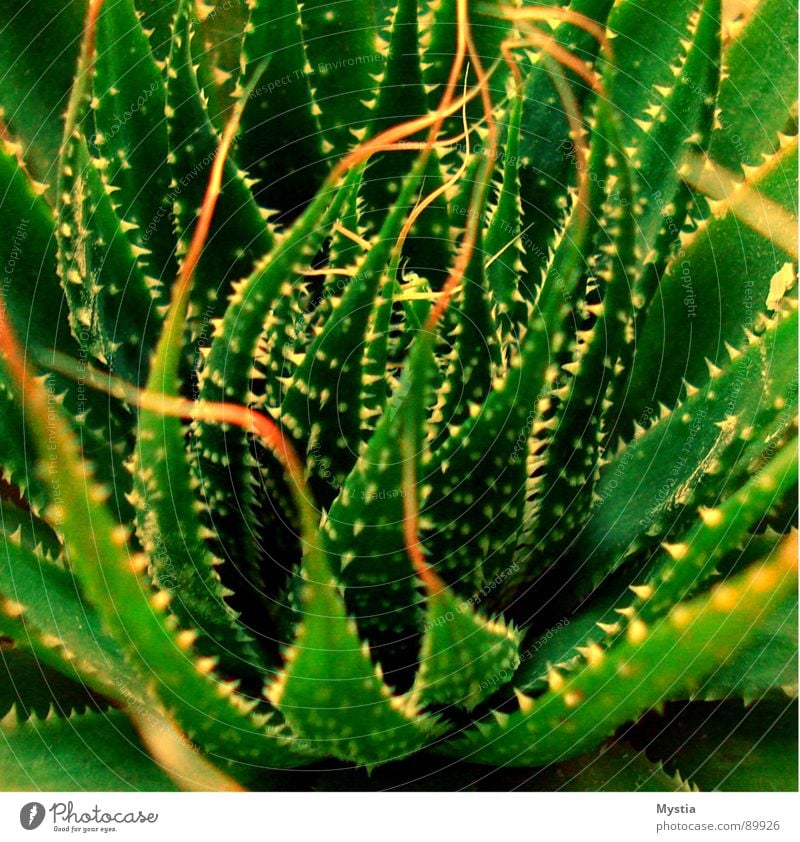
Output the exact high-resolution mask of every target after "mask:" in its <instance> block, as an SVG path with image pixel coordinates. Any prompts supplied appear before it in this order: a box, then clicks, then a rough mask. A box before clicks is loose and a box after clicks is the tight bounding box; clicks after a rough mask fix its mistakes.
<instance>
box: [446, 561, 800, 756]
mask: <svg viewBox="0 0 800 842" xmlns="http://www.w3.org/2000/svg"><path fill="white" fill-rule="evenodd" d="M796 583H797V574H796V564H795V559H794V558H793V553H792V550H791V549H789V550H787V551H784V552H782V553H781V558H780V559H779V560H778V561H775V562H771V563H769V564H766V565H756V566H755V567H753V568H751V569H750V570H749V571H747V572H746V573H744V574H742V575H740V576H738V577H736V578H735V579H734V580H731V581H729V582H727V583H725V584H724V585H722V586H720V587H718V588H716V589H714V590H713V591H712V592H711V594H710V595H704V596H702V597H698V598H696V599H694V600H692V601H691V602H687V603H680V604H678V605H676V606H675V607H674V608H673V609H672V610H671V612H670V614H669V615H668V617H666V618H665V619H664V620H661V621H660V622H658V623H656V624H654V625H652V626H647V625H646V624H645V623H643V622H642V623H639V624H631V626H630V627H629V631H628V635H627V638H626V640H625V641H624V642H620V643H619V644H618V645H617V646H615V647H613V648H612V649H611V650H609V651H608V652H607V653H603V652H602V650H600V649H599V648H598V649H597V650H596V652H595V654H594V655H593V656H592V657H590V658H588V659H587V661H588V662H587V663H586V665H585V666H583V667H582V668H580V669H578V670H577V671H576V672H575V673H574V674H572V675H570V676H567V677H566V678H565V677H563V676H561V675H560V674H555V675H554V676H553V677H552V680H551V685H550V686H551V689H550V690H549V691H548V692H547V693H545V694H544V695H543V696H541V697H539V698H537V699H532V698H530V697H529V696H524V695H521V694H520V695H518V700H519V704H520V709H519V710H518V711H515V712H513V713H511V714H507V715H506V716H504V717H502V718H501V720H500V721H499V722H479V723H478V724H477V725H476V726H475V727H474V728H472V729H470V730H467V731H466V732H464V733H463V734H462V735H461V736H459V737H457V738H456V739H455V740H454V741H450V742H448V743H446V744H445V745H444V746H443V747H442V750H443V751H445V752H446V753H448V754H449V755H450V756H456V757H462V758H464V759H469V760H471V761H475V762H481V763H489V764H507V765H512V766H526V765H538V764H541V763H544V762H552V761H553V760H560V759H566V758H569V757H573V756H576V755H578V754H580V753H581V752H583V751H586V750H588V749H590V748H593V747H594V745H596V744H598V743H599V742H601V741H602V740H603V739H604V738H605V737H607V736H610V735H611V734H612V733H613V732H614V731H615V730H616V728H618V727H619V726H620V725H622V724H624V723H625V722H628V721H630V720H632V719H635V718H637V717H638V716H639V715H641V713H643V712H644V711H645V710H647V709H648V708H651V707H654V706H656V705H658V704H660V703H661V702H663V701H665V700H668V699H671V698H676V697H680V696H681V695H682V694H684V693H686V691H687V688H694V689H696V687H697V686H698V684H699V682H700V681H701V680H702V679H703V678H704V677H705V676H707V675H708V674H709V673H711V672H712V671H713V670H714V669H715V668H716V667H717V666H718V665H719V664H721V663H724V662H725V661H726V660H727V659H728V658H729V657H731V655H732V653H733V652H734V651H735V650H736V649H737V648H738V647H739V646H741V645H742V644H743V643H744V641H745V640H746V639H747V638H748V636H749V633H750V631H751V629H752V627H753V625H754V623H755V622H757V620H758V619H759V618H760V617H761V616H762V615H763V613H764V612H765V611H769V610H771V607H772V606H774V605H776V604H778V603H779V602H781V601H782V600H783V599H785V598H786V597H787V596H788V594H789V593H791V592H792V591H793V590H794V588H795V587H796Z"/></svg>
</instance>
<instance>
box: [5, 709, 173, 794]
mask: <svg viewBox="0 0 800 842" xmlns="http://www.w3.org/2000/svg"><path fill="white" fill-rule="evenodd" d="M0 776H2V780H3V788H4V789H6V790H8V791H10V792H30V791H41V792H48V791H49V792H72V791H79V792H97V791H114V792H173V791H175V789H176V787H175V785H174V784H173V782H172V781H171V780H170V779H169V777H168V776H167V775H166V774H165V773H164V772H163V771H162V770H161V769H160V768H159V767H158V766H157V765H156V763H154V762H153V761H152V760H151V759H150V757H148V755H147V753H146V751H145V749H144V748H143V747H142V744H141V742H140V741H139V738H138V737H137V735H136V732H135V731H134V730H133V728H132V727H131V726H130V725H129V724H128V721H127V719H126V717H125V714H123V713H122V712H120V711H108V712H106V713H84V714H80V715H73V716H70V717H68V718H63V717H61V716H58V715H56V714H50V715H49V716H47V717H46V718H43V719H39V718H34V717H32V718H30V719H28V720H27V721H25V722H20V721H18V720H17V718H16V717H15V716H14V715H13V714H10V715H8V716H6V717H5V719H3V720H2V721H0Z"/></svg>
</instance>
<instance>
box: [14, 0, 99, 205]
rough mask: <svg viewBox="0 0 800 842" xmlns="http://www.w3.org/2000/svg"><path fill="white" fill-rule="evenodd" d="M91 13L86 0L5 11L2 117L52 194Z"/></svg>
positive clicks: (47, 0)
mask: <svg viewBox="0 0 800 842" xmlns="http://www.w3.org/2000/svg"><path fill="white" fill-rule="evenodd" d="M85 14H86V3H85V2H84V0H66V2H64V0H42V2H41V3H36V5H35V6H34V5H33V4H30V5H26V6H24V7H21V6H20V5H19V4H10V3H9V4H6V5H4V6H3V8H2V10H0V91H1V92H2V93H0V117H2V120H3V123H4V124H5V125H6V126H7V127H8V129H9V132H10V133H11V136H12V138H14V139H15V140H16V141H18V142H19V143H21V144H22V154H23V157H24V158H25V161H26V162H27V164H28V166H29V167H30V169H31V172H32V174H33V176H34V178H35V179H36V180H37V181H40V182H42V183H43V184H48V185H50V186H51V190H50V195H51V196H54V195H55V190H54V189H52V188H55V179H56V162H57V161H58V154H59V151H60V149H61V143H62V134H63V131H62V127H63V113H64V109H65V108H66V106H67V101H68V99H69V89H70V85H71V84H72V80H73V78H74V76H75V64H76V62H77V59H78V48H79V46H80V39H81V33H82V32H83V24H84V16H85Z"/></svg>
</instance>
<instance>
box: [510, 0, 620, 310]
mask: <svg viewBox="0 0 800 842" xmlns="http://www.w3.org/2000/svg"><path fill="white" fill-rule="evenodd" d="M613 5H614V1H613V0H573V2H572V3H570V4H569V6H568V8H569V9H570V10H571V11H573V12H577V13H579V14H583V15H586V17H588V18H589V19H591V20H594V21H597V22H598V23H599V24H601V25H602V26H604V25H605V22H606V18H607V17H608V14H609V11H610V10H611V8H612V6H613ZM549 34H550V35H551V36H552V37H553V39H554V40H555V41H556V43H558V44H560V45H561V46H563V47H565V48H566V49H568V50H569V51H570V52H571V53H573V54H574V55H576V56H577V57H579V58H580V59H582V60H583V61H585V62H588V63H590V64H593V63H594V62H595V60H596V59H597V54H598V50H599V45H598V43H597V41H596V40H595V38H594V37H593V36H592V35H590V34H589V33H587V32H584V31H583V30H582V29H579V28H578V27H576V26H574V25H573V24H570V23H567V22H565V21H558V22H556V23H554V24H553V25H552V28H551V30H550V32H549ZM521 70H522V73H523V77H524V79H525V87H524V100H525V102H524V105H523V112H522V134H521V136H520V150H519V152H520V163H521V166H520V171H519V174H520V181H521V185H520V193H521V197H522V209H523V219H522V229H523V231H524V232H525V233H524V234H523V236H522V237H521V242H522V245H523V246H524V248H525V254H524V257H523V261H524V264H525V272H526V275H527V279H526V282H525V283H524V284H522V285H521V287H520V292H521V293H522V294H523V295H524V296H525V297H526V299H528V300H529V301H531V302H532V301H534V300H535V298H536V289H537V287H538V286H539V284H540V283H541V278H542V276H543V272H544V270H545V269H546V267H547V264H548V262H549V259H550V248H551V247H552V246H553V243H554V238H555V234H556V232H557V231H558V230H560V229H561V227H562V224H563V220H564V215H565V209H566V208H567V207H568V198H569V197H568V190H567V188H568V185H569V184H571V183H572V182H573V181H574V176H575V172H574V171H575V156H574V150H573V148H572V144H571V142H570V140H569V125H568V121H567V117H566V115H565V113H564V105H563V103H562V102H561V99H560V97H559V95H558V93H557V91H556V89H555V87H554V85H553V80H552V79H551V77H550V73H549V72H548V68H547V66H546V65H545V64H544V63H543V62H541V61H537V62H536V63H534V64H528V63H527V62H524V61H523V62H522V64H521ZM554 72H555V73H556V74H557V76H559V77H560V78H563V79H564V80H565V81H566V82H568V83H569V85H570V87H571V89H572V93H573V95H574V96H575V98H576V100H577V102H578V104H579V105H580V106H581V108H582V109H583V110H584V111H588V110H589V103H590V102H591V95H590V93H589V91H588V86H587V85H586V83H585V82H584V81H583V80H581V79H579V78H578V77H576V76H575V75H574V74H573V73H571V72H570V71H565V70H562V69H561V68H560V67H559V68H557V69H556V70H555V71H554Z"/></svg>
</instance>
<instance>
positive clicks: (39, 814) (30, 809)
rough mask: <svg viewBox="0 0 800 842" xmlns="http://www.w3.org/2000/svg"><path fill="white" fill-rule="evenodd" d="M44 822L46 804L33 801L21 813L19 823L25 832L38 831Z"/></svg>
mask: <svg viewBox="0 0 800 842" xmlns="http://www.w3.org/2000/svg"><path fill="white" fill-rule="evenodd" d="M43 821H44V804H40V803H39V802H38V801H31V802H30V803H29V804H26V805H25V806H24V807H23V808H22V809H21V810H20V811H19V823H20V824H21V825H22V826H23V827H24V828H25V830H36V828H37V827H39V825H40V824H41V823H42V822H43Z"/></svg>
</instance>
